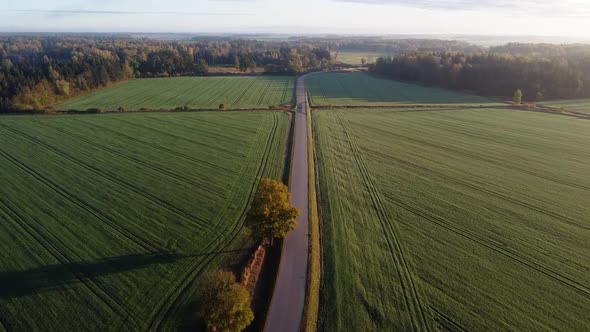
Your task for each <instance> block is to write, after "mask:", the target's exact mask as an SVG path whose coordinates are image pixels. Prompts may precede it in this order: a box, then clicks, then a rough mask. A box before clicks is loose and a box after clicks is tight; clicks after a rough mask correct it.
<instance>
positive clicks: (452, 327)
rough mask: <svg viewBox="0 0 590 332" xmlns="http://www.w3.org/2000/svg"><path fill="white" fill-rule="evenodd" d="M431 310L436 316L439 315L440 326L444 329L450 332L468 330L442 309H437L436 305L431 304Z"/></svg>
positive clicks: (464, 331)
mask: <svg viewBox="0 0 590 332" xmlns="http://www.w3.org/2000/svg"><path fill="white" fill-rule="evenodd" d="M429 307H430V310H431V311H432V313H433V314H434V315H435V316H438V319H436V318H435V319H436V321H437V323H438V324H439V325H440V327H441V328H442V329H444V330H445V331H449V332H467V330H465V329H464V328H463V327H462V326H461V325H460V324H458V323H457V322H455V321H454V320H453V319H451V318H450V317H449V316H447V315H445V314H443V313H442V312H441V311H439V310H437V309H436V308H435V307H433V306H429Z"/></svg>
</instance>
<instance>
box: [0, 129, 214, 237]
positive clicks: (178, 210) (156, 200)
mask: <svg viewBox="0 0 590 332" xmlns="http://www.w3.org/2000/svg"><path fill="white" fill-rule="evenodd" d="M0 127H2V128H5V129H7V130H9V131H11V132H13V133H16V134H17V135H20V136H22V137H25V138H27V139H28V140H30V141H32V142H33V143H36V144H37V145H40V146H42V147H44V148H46V149H48V150H49V151H52V152H53V153H55V154H57V155H59V156H61V157H62V158H64V159H66V160H69V161H70V162H73V163H74V164H76V165H79V166H80V167H82V168H86V169H87V170H89V171H91V172H92V173H94V174H96V175H97V176H98V177H100V178H103V179H106V180H108V181H109V182H111V183H114V184H116V185H119V186H121V187H124V188H127V190H130V191H132V192H135V193H136V194H138V195H139V196H142V197H143V198H145V199H146V200H148V201H151V202H152V203H154V204H157V205H158V206H160V207H161V208H163V209H164V210H167V211H169V212H172V213H174V214H176V215H178V216H179V217H182V218H185V219H186V220H188V221H190V222H192V223H194V224H196V225H197V226H199V227H202V228H206V227H207V220H203V218H201V217H198V216H194V215H193V214H191V213H189V212H186V211H184V210H183V209H181V208H178V207H177V206H174V205H172V204H170V203H168V202H166V201H164V200H162V199H160V198H159V197H157V196H154V195H153V194H151V193H149V192H147V191H145V190H144V189H141V188H139V187H137V186H136V185H134V184H132V183H130V182H128V181H125V180H122V179H119V178H118V177H117V176H116V175H113V174H111V172H109V171H108V170H100V169H98V168H97V167H95V166H94V165H92V164H90V163H88V162H85V161H83V160H80V159H78V158H76V157H73V156H71V155H70V154H68V153H65V152H63V151H61V150H59V149H57V148H55V147H54V146H52V145H49V144H47V143H45V142H42V141H41V140H39V139H37V138H35V137H32V136H30V135H28V134H25V133H23V132H21V131H19V130H16V129H14V128H11V127H8V126H5V125H2V124H0Z"/></svg>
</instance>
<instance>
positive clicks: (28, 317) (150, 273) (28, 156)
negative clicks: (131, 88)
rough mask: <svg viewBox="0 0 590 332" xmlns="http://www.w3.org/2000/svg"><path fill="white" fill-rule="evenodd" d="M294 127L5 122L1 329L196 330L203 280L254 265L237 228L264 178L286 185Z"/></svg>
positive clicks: (100, 119)
mask: <svg viewBox="0 0 590 332" xmlns="http://www.w3.org/2000/svg"><path fill="white" fill-rule="evenodd" d="M288 127H289V120H288V115H287V114H286V113H278V112H263V111H262V112H225V113H223V112H202V113H159V114H158V113H150V114H145V113H144V114H112V115H78V116H39V117H35V116H14V117H0V140H1V141H2V144H1V145H0V169H1V170H2V171H1V172H0V183H1V184H2V185H1V186H0V220H1V221H2V222H1V223H0V252H2V255H1V256H0V330H9V331H88V330H97V331H105V330H109V331H110V330H137V331H146V330H176V329H177V328H178V327H179V326H181V325H182V324H184V323H185V321H186V320H187V319H188V320H190V319H193V318H194V316H195V314H196V309H194V308H193V309H191V310H189V311H187V307H186V305H187V303H190V302H191V301H197V303H198V299H196V298H195V297H194V296H195V295H194V290H195V289H197V288H198V285H199V282H200V281H201V280H202V278H200V277H201V276H203V275H204V273H206V272H208V271H210V270H211V269H213V268H217V267H219V266H220V264H227V263H229V262H230V261H234V260H236V259H237V257H242V256H244V255H247V252H248V251H247V248H248V243H247V237H246V232H245V231H243V230H242V220H243V216H244V213H245V211H246V209H247V206H248V204H249V200H250V195H251V193H252V191H253V189H254V188H255V186H256V185H257V182H258V179H259V178H261V177H262V176H270V177H274V178H280V177H281V175H282V172H283V166H284V153H285V149H284V148H285V146H286V142H287V132H288ZM244 248H246V250H244ZM237 249H239V250H237Z"/></svg>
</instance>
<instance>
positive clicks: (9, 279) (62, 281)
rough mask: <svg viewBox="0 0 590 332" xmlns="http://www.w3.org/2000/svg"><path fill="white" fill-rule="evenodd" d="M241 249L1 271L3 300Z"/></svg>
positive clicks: (110, 259)
mask: <svg viewBox="0 0 590 332" xmlns="http://www.w3.org/2000/svg"><path fill="white" fill-rule="evenodd" d="M242 250H243V249H239V250H227V251H220V252H211V253H202V254H192V255H181V254H177V253H174V252H162V253H158V254H133V255H125V256H118V257H109V258H105V259H101V260H98V261H94V262H72V263H66V264H53V265H46V266H42V267H38V268H34V269H30V270H23V271H6V272H0V299H5V298H13V297H21V296H27V295H30V294H32V293H39V292H43V291H51V290H54V289H59V288H63V287H64V286H67V285H70V284H74V283H79V282H92V281H91V279H93V278H97V277H101V276H106V275H110V274H116V273H121V272H126V271H132V270H138V269H142V268H145V267H147V266H150V265H154V264H158V265H162V264H170V263H174V262H176V261H178V260H180V259H187V258H191V257H201V256H209V255H216V254H223V253H231V252H237V251H242Z"/></svg>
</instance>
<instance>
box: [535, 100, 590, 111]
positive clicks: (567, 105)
mask: <svg viewBox="0 0 590 332" xmlns="http://www.w3.org/2000/svg"><path fill="white" fill-rule="evenodd" d="M541 105H547V106H551V107H556V108H563V109H565V110H567V111H574V112H580V113H586V114H590V99H572V100H556V101H544V102H541Z"/></svg>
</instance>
